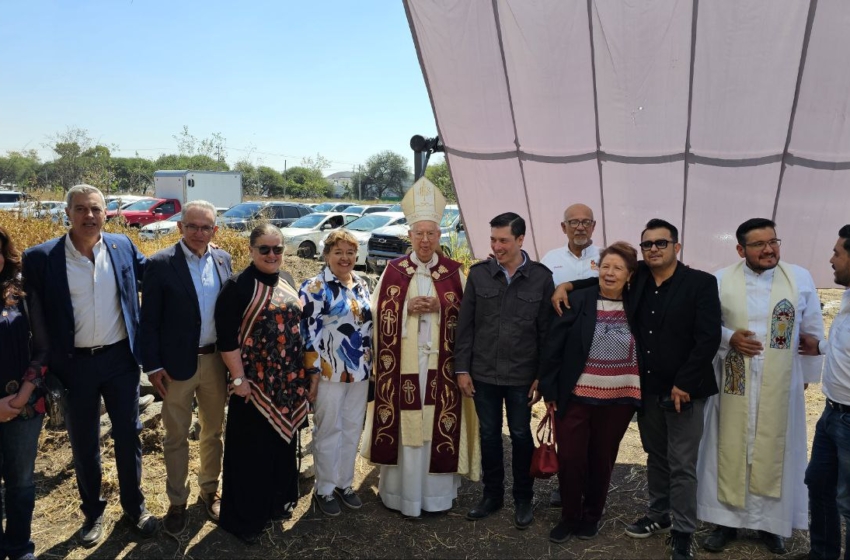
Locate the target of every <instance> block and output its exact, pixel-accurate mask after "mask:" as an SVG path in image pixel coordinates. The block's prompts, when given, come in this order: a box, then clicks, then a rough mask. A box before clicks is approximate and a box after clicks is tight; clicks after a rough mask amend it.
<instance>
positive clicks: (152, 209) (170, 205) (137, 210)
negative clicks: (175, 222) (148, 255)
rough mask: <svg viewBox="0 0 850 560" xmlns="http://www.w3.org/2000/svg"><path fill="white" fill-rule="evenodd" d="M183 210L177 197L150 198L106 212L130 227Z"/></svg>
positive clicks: (168, 216) (138, 226) (158, 220)
mask: <svg viewBox="0 0 850 560" xmlns="http://www.w3.org/2000/svg"><path fill="white" fill-rule="evenodd" d="M181 210H182V208H181V205H180V201H179V200H177V199H176V198H150V199H147V200H140V201H138V202H134V203H133V204H131V205H129V206H127V207H125V208H122V209H119V210H109V211H107V212H106V219H107V221H110V220H114V219H118V220H120V221H121V222H122V223H124V224H126V225H128V226H130V227H137V228H140V227H142V226H146V225H148V224H152V223H154V222H160V221H162V220H166V219H168V218H170V217H171V216H173V215H174V214H176V213H178V212H180V211H181Z"/></svg>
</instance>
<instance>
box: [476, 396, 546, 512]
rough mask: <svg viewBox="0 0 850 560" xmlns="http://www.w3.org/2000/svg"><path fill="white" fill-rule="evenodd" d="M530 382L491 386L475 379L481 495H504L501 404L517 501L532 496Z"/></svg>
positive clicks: (501, 497) (489, 496) (532, 447)
mask: <svg viewBox="0 0 850 560" xmlns="http://www.w3.org/2000/svg"><path fill="white" fill-rule="evenodd" d="M529 389H531V385H530V384H529V385H519V386H512V385H493V384H491V383H484V382H483V381H475V396H474V397H473V398H474V400H475V412H476V413H477V414H478V423H479V430H480V433H481V471H482V482H483V483H484V497H485V498H494V499H496V500H502V499H504V496H505V463H504V455H503V451H502V403H503V402H504V409H505V412H507V415H508V431H509V432H510V434H511V449H512V460H511V464H512V466H513V476H514V486H513V496H514V501H516V502H530V501H531V499H532V498H533V497H534V479H533V478H531V455H532V454H533V453H534V440H533V439H532V437H531V407H529V406H528V391H529Z"/></svg>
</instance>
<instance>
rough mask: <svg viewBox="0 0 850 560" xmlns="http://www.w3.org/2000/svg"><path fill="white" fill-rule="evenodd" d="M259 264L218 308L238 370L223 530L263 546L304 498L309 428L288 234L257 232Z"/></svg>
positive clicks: (227, 291) (221, 332) (219, 325)
mask: <svg viewBox="0 0 850 560" xmlns="http://www.w3.org/2000/svg"><path fill="white" fill-rule="evenodd" d="M250 243H251V264H250V265H248V268H246V269H245V270H244V271H242V272H241V273H239V274H237V275H235V276H233V277H231V278H230V279H229V280H227V281H226V282H225V283H224V286H222V289H221V294H220V295H219V296H218V300H217V302H216V307H215V327H216V332H217V335H218V342H217V344H218V347H219V349H220V350H221V357H222V359H223V360H224V363H225V365H227V369H228V370H229V371H230V380H229V381H230V387H229V391H230V400H229V403H228V412H227V428H226V430H225V435H224V441H225V445H224V462H223V463H224V464H223V467H222V496H221V516H220V519H219V525H220V526H221V527H222V528H223V529H225V530H226V531H229V532H230V533H233V534H234V535H236V536H237V537H239V538H240V539H242V540H243V541H245V542H247V543H249V544H251V543H253V542H256V540H257V538H258V537H259V535H260V534H261V533H262V531H263V529H264V527H265V525H266V523H267V522H269V521H271V520H282V519H285V518H287V517H288V516H289V515H291V511H292V509H293V507H294V503H295V501H297V499H298V469H297V466H296V457H295V455H296V442H295V436H296V432H297V430H298V429H299V428H301V427H302V426H303V425H304V424H305V423H306V421H307V411H308V408H309V405H308V403H307V391H308V388H309V379H308V377H307V375H306V373H305V372H304V355H303V351H304V342H303V339H302V336H301V302H300V301H299V299H298V292H297V291H296V290H295V288H294V287H293V284H292V277H291V276H290V275H289V274H287V273H285V272H282V271H281V270H280V265H281V261H282V259H283V235H282V234H281V232H280V230H279V229H278V228H277V227H276V226H274V225H272V224H268V223H265V224H261V225H259V226H257V227H256V228H254V230H253V231H252V232H251V237H250Z"/></svg>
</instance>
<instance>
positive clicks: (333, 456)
mask: <svg viewBox="0 0 850 560" xmlns="http://www.w3.org/2000/svg"><path fill="white" fill-rule="evenodd" d="M368 392H369V382H368V381H365V380H364V381H358V382H356V383H342V382H339V381H328V380H327V379H325V378H324V377H322V378H321V380H320V381H319V391H318V395H317V396H316V402H315V404H314V406H315V412H314V414H313V464H314V468H315V470H316V483H315V489H316V493H317V494H319V495H322V496H327V495H330V494H333V491H334V488H348V487H349V486H351V485H352V483H353V482H354V461H355V459H356V458H357V444H358V443H359V442H360V434H361V433H362V432H363V421H364V419H365V418H366V398H367V396H368Z"/></svg>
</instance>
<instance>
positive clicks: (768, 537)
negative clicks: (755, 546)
mask: <svg viewBox="0 0 850 560" xmlns="http://www.w3.org/2000/svg"><path fill="white" fill-rule="evenodd" d="M759 538H760V539H761V540H762V542H763V543H764V544H765V545H766V546H767V549H768V550H769V551H771V552H772V553H774V554H785V553H786V552H788V550H786V549H785V539H784V538H782V537H780V536H779V535H774V534H773V533H768V532H767V531H759Z"/></svg>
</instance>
